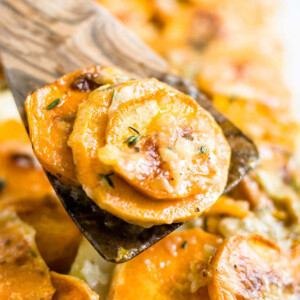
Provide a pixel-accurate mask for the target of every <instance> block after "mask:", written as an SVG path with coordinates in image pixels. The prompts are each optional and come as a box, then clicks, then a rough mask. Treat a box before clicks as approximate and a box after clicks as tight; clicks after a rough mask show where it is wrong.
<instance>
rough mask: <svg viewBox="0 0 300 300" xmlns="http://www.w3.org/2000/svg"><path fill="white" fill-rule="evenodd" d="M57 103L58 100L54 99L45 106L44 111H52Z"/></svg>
mask: <svg viewBox="0 0 300 300" xmlns="http://www.w3.org/2000/svg"><path fill="white" fill-rule="evenodd" d="M59 101H60V98H57V99H55V100H54V101H53V102H51V103H50V104H49V105H47V106H45V107H44V109H52V108H54V107H55V106H56V105H57V104H58V103H59Z"/></svg>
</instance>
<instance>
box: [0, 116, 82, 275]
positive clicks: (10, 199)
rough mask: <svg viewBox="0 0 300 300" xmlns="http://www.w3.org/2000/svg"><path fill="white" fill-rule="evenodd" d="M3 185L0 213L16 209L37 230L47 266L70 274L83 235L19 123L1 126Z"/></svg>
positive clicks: (37, 236) (0, 148)
mask: <svg viewBox="0 0 300 300" xmlns="http://www.w3.org/2000/svg"><path fill="white" fill-rule="evenodd" d="M0 183H2V184H1V186H0V210H3V209H5V208H7V207H13V208H14V210H15V211H16V212H17V214H18V215H19V217H20V218H21V219H22V220H24V221H26V222H27V223H28V224H30V225H31V226H32V227H33V228H34V229H35V231H36V243H37V246H38V248H39V251H40V253H41V255H42V257H43V259H44V260H45V261H46V263H47V265H48V266H49V267H50V268H51V269H53V270H56V271H61V272H62V271H66V270H67V269H68V268H69V267H70V265H71V263H72V261H73V259H74V257H75V255H76V251H77V248H78V245H79V241H80V238H81V234H80V233H79V230H78V229H77V227H76V226H75V224H74V223H73V222H72V220H71V218H70V217H69V216H68V214H67V213H66V212H65V210H64V208H63V206H62V205H61V203H60V201H59V200H58V199H57V198H56V197H55V196H54V191H53V190H52V187H51V185H50V184H49V182H48V180H47V178H46V176H45V174H44V171H43V169H42V167H41V166H40V165H39V163H38V162H37V161H36V159H35V157H34V155H33V153H32V149H31V146H30V142H29V138H28V136H27V134H26V131H25V129H24V127H23V125H22V124H21V123H20V122H17V121H7V122H3V123H0ZM62 228H63V230H62Z"/></svg>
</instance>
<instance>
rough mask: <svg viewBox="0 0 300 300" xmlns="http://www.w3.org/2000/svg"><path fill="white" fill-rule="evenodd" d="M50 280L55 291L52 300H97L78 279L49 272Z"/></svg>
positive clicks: (97, 297) (95, 295)
mask: <svg viewBox="0 0 300 300" xmlns="http://www.w3.org/2000/svg"><path fill="white" fill-rule="evenodd" d="M51 278H52V282H53V285H54V287H55V289H56V292H55V294H54V296H53V298H52V300H99V296H98V295H97V294H96V293H95V292H93V291H92V290H91V289H90V288H89V286H88V285H87V284H86V283H85V282H84V281H82V280H80V279H78V278H75V277H73V276H70V275H63V274H58V273H55V272H51Z"/></svg>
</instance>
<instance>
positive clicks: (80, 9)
mask: <svg viewBox="0 0 300 300" xmlns="http://www.w3.org/2000/svg"><path fill="white" fill-rule="evenodd" d="M0 50H1V57H2V63H3V67H4V70H5V74H6V78H7V79H8V83H9V86H10V88H11V90H12V92H13V96H14V99H15V101H16V104H17V107H18V109H19V112H20V115H21V117H22V120H23V122H24V124H25V126H27V119H26V115H25V111H24V101H25V99H26V96H27V95H28V93H29V92H31V91H33V90H35V89H37V88H40V87H42V86H44V85H46V84H48V83H50V82H52V81H54V80H56V79H57V78H58V77H60V76H62V75H64V74H66V73H70V72H73V71H74V70H77V69H80V68H82V67H85V66H87V65H94V64H99V65H106V66H117V67H121V68H123V69H125V70H127V71H129V72H132V73H135V74H137V75H138V76H141V77H156V78H158V79H159V80H162V81H164V82H166V83H168V84H170V85H173V86H174V87H176V88H177V89H178V90H180V91H182V92H184V93H187V94H189V95H191V96H192V97H193V98H195V99H196V100H197V101H198V102H199V104H200V105H201V106H202V107H204V108H205V109H206V110H208V111H209V112H210V113H211V114H212V115H213V116H214V118H215V119H216V121H217V122H218V124H219V125H220V126H221V128H222V129H223V132H224V134H225V136H226V137H227V139H228V142H229V144H230V146H231V149H232V158H231V166H230V172H229V176H228V183H227V186H226V191H224V192H227V191H228V190H230V189H231V188H232V187H233V186H235V185H236V184H237V183H238V182H240V180H242V178H243V177H244V176H245V175H246V174H247V173H248V172H249V171H250V170H251V169H253V168H254V167H255V166H256V164H257V162H258V152H257V149H256V147H255V145H254V144H253V142H252V141H251V140H250V139H249V138H248V137H247V136H245V135H244V134H243V133H242V132H241V131H240V130H239V129H238V128H237V127H235V126H234V125H233V124H232V123H231V122H230V121H229V120H228V119H226V118H225V117H224V116H223V115H222V114H221V113H220V112H218V111H217V110H216V109H215V108H214V106H213V105H212V104H211V102H210V101H209V100H208V99H207V98H206V97H205V96H204V95H203V94H202V93H201V92H199V91H198V90H197V88H196V87H195V86H194V85H193V84H192V83H190V82H189V81H187V80H185V79H183V78H181V77H179V76H176V75H172V74H169V73H170V69H169V66H168V64H167V63H166V61H164V60H163V59H162V58H161V57H159V56H158V55H157V54H156V53H154V52H153V51H152V50H151V49H149V48H148V47H147V46H146V45H144V44H143V43H142V42H141V41H140V40H139V39H138V38H136V37H135V36H134V35H133V34H132V33H131V32H129V31H128V30H127V29H126V28H124V27H123V26H122V25H121V24H120V23H119V22H118V21H117V20H116V19H115V18H114V17H113V16H111V15H110V14H109V13H108V12H107V11H106V10H105V9H104V8H102V7H101V6H100V5H98V4H96V3H94V2H93V1H91V0H90V1H89V0H51V1H49V0H38V1H37V0H0ZM47 175H48V178H49V180H50V182H51V184H52V186H53V188H54V189H55V191H56V194H57V195H58V197H59V198H60V200H61V202H62V204H63V205H64V207H65V209H66V211H67V212H68V213H69V215H70V216H71V218H72V219H73V221H74V222H75V223H76V224H77V226H78V227H79V229H80V230H81V232H82V233H83V234H84V235H85V237H86V238H87V239H88V240H89V241H90V242H91V244H92V245H93V246H94V247H95V249H96V250H97V251H98V252H99V253H100V254H101V255H102V256H103V257H104V258H105V259H106V260H108V261H112V262H124V261H126V260H129V259H131V258H133V257H134V256H135V255H137V254H138V253H140V252H141V251H143V250H145V249H147V248H148V247H150V246H151V245H152V244H154V243H156V242H157V241H159V240H160V239H162V238H163V237H165V236H166V235H167V234H169V233H170V232H172V231H173V230H175V229H176V228H177V227H179V226H180V225H181V224H171V225H159V226H153V227H151V228H148V229H145V228H142V227H139V226H135V225H131V224H128V223H126V222H124V221H122V220H120V219H118V218H116V217H114V216H112V215H111V214H109V213H108V212H106V211H103V210H101V209H100V208H99V207H98V206H97V205H96V204H95V203H94V202H93V201H92V200H91V199H89V198H88V197H87V195H86V194H85V193H84V191H83V190H82V189H81V188H76V187H72V186H67V185H65V184H63V183H61V182H60V181H59V180H58V179H57V178H55V177H54V176H52V175H51V174H49V173H47ZM62 230H63V229H62ZM120 251H121V252H122V253H123V254H124V253H126V255H122V257H121V256H120Z"/></svg>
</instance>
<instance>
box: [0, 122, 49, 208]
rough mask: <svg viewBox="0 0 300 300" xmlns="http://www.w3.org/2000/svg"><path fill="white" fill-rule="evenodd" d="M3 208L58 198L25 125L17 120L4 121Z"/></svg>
mask: <svg viewBox="0 0 300 300" xmlns="http://www.w3.org/2000/svg"><path fill="white" fill-rule="evenodd" d="M0 182H2V184H1V190H0V205H4V204H5V203H10V204H12V203H17V202H20V201H23V200H26V199H31V201H33V200H34V199H35V200H36V201H39V199H40V198H41V197H43V196H45V195H54V192H53V189H52V187H51V185H50V184H49V182H48V180H47V178H46V175H45V173H44V171H43V169H42V167H41V166H40V165H39V163H38V162H37V161H36V159H35V157H34V155H33V153H32V149H31V145H30V142H29V139H28V136H27V134H26V131H25V128H24V126H23V125H22V124H21V123H20V122H18V121H14V120H10V121H5V122H0Z"/></svg>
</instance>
